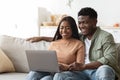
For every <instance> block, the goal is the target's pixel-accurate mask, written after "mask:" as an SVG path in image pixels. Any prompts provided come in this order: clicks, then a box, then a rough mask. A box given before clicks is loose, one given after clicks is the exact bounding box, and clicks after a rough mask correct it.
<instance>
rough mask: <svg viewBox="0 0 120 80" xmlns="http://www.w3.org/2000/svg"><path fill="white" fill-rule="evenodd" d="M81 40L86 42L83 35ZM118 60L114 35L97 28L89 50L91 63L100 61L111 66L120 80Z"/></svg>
mask: <svg viewBox="0 0 120 80" xmlns="http://www.w3.org/2000/svg"><path fill="white" fill-rule="evenodd" d="M80 38H81V40H82V41H84V40H85V36H83V35H80ZM117 58H118V57H117V50H116V46H115V42H114V38H113V36H112V34H110V33H108V32H106V31H104V30H101V29H100V28H99V27H97V30H96V32H95V33H94V35H93V37H92V39H91V46H90V50H89V59H90V61H91V62H93V61H99V62H100V63H102V64H104V65H109V66H111V67H112V68H113V69H114V70H115V72H116V75H118V77H119V79H120V68H119V67H118V59H117Z"/></svg>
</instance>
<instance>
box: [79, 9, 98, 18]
mask: <svg viewBox="0 0 120 80" xmlns="http://www.w3.org/2000/svg"><path fill="white" fill-rule="evenodd" d="M79 16H89V17H90V18H96V19H97V16H98V15H97V12H96V11H95V10H94V9H93V8H90V7H85V8H82V9H81V10H80V11H79V12H78V17H79Z"/></svg>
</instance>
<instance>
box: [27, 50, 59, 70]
mask: <svg viewBox="0 0 120 80" xmlns="http://www.w3.org/2000/svg"><path fill="white" fill-rule="evenodd" d="M26 56H27V61H28V66H29V70H30V71H43V72H60V70H59V65H58V60H57V55H56V52H55V51H50V50H26Z"/></svg>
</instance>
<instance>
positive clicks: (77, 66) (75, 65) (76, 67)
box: [68, 62, 85, 71]
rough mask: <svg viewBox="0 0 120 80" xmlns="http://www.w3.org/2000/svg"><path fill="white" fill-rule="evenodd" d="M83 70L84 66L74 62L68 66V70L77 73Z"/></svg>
mask: <svg viewBox="0 0 120 80" xmlns="http://www.w3.org/2000/svg"><path fill="white" fill-rule="evenodd" d="M84 69H85V65H84V64H82V63H77V62H74V63H72V64H70V65H69V69H68V70H70V71H79V70H84Z"/></svg>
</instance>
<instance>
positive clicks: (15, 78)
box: [0, 73, 28, 80]
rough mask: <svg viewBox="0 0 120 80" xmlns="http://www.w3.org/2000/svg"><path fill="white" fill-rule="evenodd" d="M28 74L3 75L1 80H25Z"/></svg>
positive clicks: (0, 77) (0, 75) (0, 76)
mask: <svg viewBox="0 0 120 80" xmlns="http://www.w3.org/2000/svg"><path fill="white" fill-rule="evenodd" d="M27 74H28V73H3V74H0V80H25V77H26V76H27Z"/></svg>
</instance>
